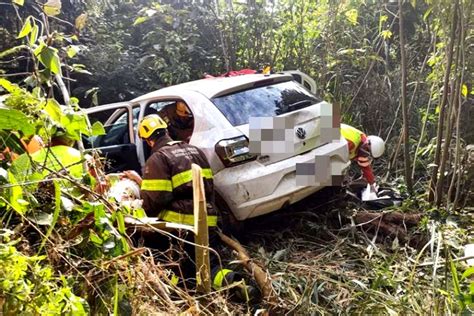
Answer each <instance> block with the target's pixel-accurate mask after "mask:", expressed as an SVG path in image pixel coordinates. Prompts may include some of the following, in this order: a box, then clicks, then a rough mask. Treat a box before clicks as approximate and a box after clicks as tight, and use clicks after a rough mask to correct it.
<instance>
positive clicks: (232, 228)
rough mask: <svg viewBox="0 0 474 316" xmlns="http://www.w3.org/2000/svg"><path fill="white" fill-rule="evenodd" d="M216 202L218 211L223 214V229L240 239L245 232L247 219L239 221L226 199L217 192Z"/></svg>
mask: <svg viewBox="0 0 474 316" xmlns="http://www.w3.org/2000/svg"><path fill="white" fill-rule="evenodd" d="M215 204H216V207H217V211H218V212H219V215H220V216H221V220H222V222H221V225H220V226H221V229H222V231H223V232H224V233H225V234H228V235H233V236H234V237H236V238H237V239H240V238H241V237H242V236H243V233H244V227H245V221H239V220H238V219H237V218H235V216H234V214H233V213H232V211H231V210H230V208H229V206H228V205H227V203H226V201H225V200H224V199H223V198H222V197H221V196H220V195H219V194H217V193H216V199H215Z"/></svg>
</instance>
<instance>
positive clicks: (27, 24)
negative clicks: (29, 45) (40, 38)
mask: <svg viewBox="0 0 474 316" xmlns="http://www.w3.org/2000/svg"><path fill="white" fill-rule="evenodd" d="M32 28H33V25H32V24H31V17H28V18H27V19H26V21H25V24H23V27H22V28H21V31H20V33H19V34H18V36H17V37H16V38H23V37H25V36H27V35H28V34H30V32H31V30H32Z"/></svg>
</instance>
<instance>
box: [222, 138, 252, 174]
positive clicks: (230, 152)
mask: <svg viewBox="0 0 474 316" xmlns="http://www.w3.org/2000/svg"><path fill="white" fill-rule="evenodd" d="M215 148H216V153H217V155H218V156H219V158H220V159H221V161H222V163H223V164H224V166H226V167H229V166H233V165H237V164H239V163H242V162H245V161H248V160H252V159H255V158H257V155H255V154H251V153H250V150H249V140H248V139H247V137H245V136H238V137H235V138H230V139H223V140H221V141H219V142H218V143H217V144H216V147H215Z"/></svg>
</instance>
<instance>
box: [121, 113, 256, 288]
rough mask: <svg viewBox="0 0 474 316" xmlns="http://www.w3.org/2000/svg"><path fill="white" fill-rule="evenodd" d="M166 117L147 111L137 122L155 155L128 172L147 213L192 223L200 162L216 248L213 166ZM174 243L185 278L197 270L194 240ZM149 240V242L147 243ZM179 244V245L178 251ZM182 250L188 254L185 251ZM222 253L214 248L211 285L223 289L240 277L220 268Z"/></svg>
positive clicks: (182, 233)
mask: <svg viewBox="0 0 474 316" xmlns="http://www.w3.org/2000/svg"><path fill="white" fill-rule="evenodd" d="M167 128H168V126H167V124H166V122H165V121H164V120H163V119H162V118H161V117H160V116H159V115H157V114H152V115H148V116H146V117H144V118H143V120H142V121H141V122H140V124H139V125H138V136H139V137H140V138H142V139H144V140H145V141H146V142H147V144H148V145H149V146H150V147H152V153H151V156H150V157H149V158H148V160H147V161H146V163H145V168H144V171H143V179H142V178H141V177H140V176H139V175H138V174H137V173H136V172H135V171H125V172H124V175H125V177H127V178H129V179H131V180H134V181H136V182H137V183H138V184H139V185H140V197H141V198H142V200H143V205H142V206H143V209H144V210H145V212H146V214H147V215H148V216H153V217H158V218H160V219H161V220H164V221H167V222H172V223H177V224H185V225H191V226H193V225H194V203H193V183H192V180H193V178H192V170H191V165H192V164H193V163H194V164H197V165H199V166H200V167H201V168H202V176H203V181H204V190H205V195H206V202H207V212H208V215H207V224H208V227H209V246H210V247H211V248H214V249H218V247H217V246H218V243H219V242H218V240H219V237H218V235H217V221H218V216H217V210H216V208H215V207H214V205H213V201H214V183H213V179H212V170H211V168H210V166H209V162H208V160H207V158H206V156H205V155H204V153H203V152H202V151H201V150H200V149H199V148H197V147H195V146H192V145H190V144H187V143H185V142H181V141H173V140H172V139H171V138H170V137H169V136H168V132H167ZM176 235H177V236H178V237H180V238H182V239H185V240H187V241H189V242H194V234H193V233H192V232H190V231H187V230H178V231H177V233H176ZM170 242H171V243H174V245H173V246H174V247H173V248H175V250H174V251H175V253H172V254H171V257H172V258H173V259H174V260H176V259H177V258H176V254H177V255H178V256H181V258H178V260H179V261H181V263H180V268H181V271H183V272H184V273H183V274H184V276H185V277H186V278H191V277H193V276H195V265H194V246H193V245H190V244H188V243H183V242H181V241H177V240H176V239H175V238H173V239H172V240H170ZM149 244H150V246H149V247H152V248H158V249H159V248H162V247H163V242H161V241H160V240H159V236H156V238H151V240H150V243H149ZM146 246H148V245H146ZM176 250H177V251H176ZM183 254H184V256H185V257H184V258H182V255H183ZM218 263H219V261H218V258H217V257H216V256H215V255H214V254H213V253H211V266H212V267H213V268H212V271H211V276H212V280H213V288H214V289H219V288H221V287H222V286H224V285H225V284H230V283H232V282H235V281H237V279H238V278H240V279H241V277H239V275H238V274H237V273H235V272H233V271H232V270H229V269H221V268H220V266H219V265H218ZM244 291H245V292H248V293H252V292H254V291H255V289H254V288H253V287H248V286H247V287H245V289H244Z"/></svg>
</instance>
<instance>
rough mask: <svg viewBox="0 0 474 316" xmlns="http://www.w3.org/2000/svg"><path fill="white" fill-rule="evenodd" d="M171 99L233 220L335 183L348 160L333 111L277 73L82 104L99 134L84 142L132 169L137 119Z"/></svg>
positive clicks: (138, 159) (141, 156) (138, 154)
mask: <svg viewBox="0 0 474 316" xmlns="http://www.w3.org/2000/svg"><path fill="white" fill-rule="evenodd" d="M176 101H184V102H185V103H186V105H187V106H188V107H189V110H190V111H191V113H192V115H193V119H194V122H193V130H192V135H191V137H190V139H189V143H190V144H192V145H195V146H197V147H199V148H201V149H202V150H203V151H204V153H205V154H206V156H207V158H208V160H209V162H210V165H211V168H212V170H213V173H214V184H215V189H216V194H217V195H218V197H219V198H218V201H217V202H218V204H219V205H218V206H219V207H220V208H222V209H227V210H229V211H231V212H232V214H233V215H234V217H235V218H236V219H237V220H245V219H247V218H251V217H256V216H260V215H263V214H266V213H270V212H273V211H276V210H278V209H280V208H282V207H283V206H285V205H288V204H292V203H295V202H297V201H299V200H301V199H303V198H305V197H307V196H309V195H311V194H312V193H314V192H316V191H318V190H320V189H321V188H323V187H325V186H328V185H334V184H336V185H337V183H335V181H339V180H340V178H341V177H342V175H343V174H344V172H345V170H346V168H347V167H348V166H349V159H348V152H347V145H346V142H345V140H344V139H343V138H342V137H341V136H340V133H339V115H338V112H337V111H336V110H335V109H334V108H333V107H332V105H331V104H329V103H327V102H324V101H321V100H319V99H318V98H317V97H316V96H314V95H313V94H312V93H310V92H309V91H307V90H306V89H304V88H303V87H302V86H301V85H299V84H298V83H297V82H295V81H293V77H291V76H290V75H285V74H274V75H261V74H254V75H242V76H236V77H228V78H223V77H217V78H209V79H202V80H197V81H192V82H188V83H184V84H179V85H175V86H171V87H167V88H163V89H160V90H157V91H154V92H151V93H148V94H146V95H143V96H140V97H138V98H136V99H134V100H131V101H129V102H123V103H116V104H109V105H103V106H99V107H95V108H91V109H87V110H86V112H87V113H88V115H89V118H90V119H91V121H92V122H94V121H96V120H100V121H102V122H103V123H104V126H105V128H106V132H107V134H106V135H103V136H99V137H93V138H90V139H88V140H86V142H85V143H86V147H88V148H97V149H100V150H101V152H102V154H103V155H104V156H106V157H107V158H108V159H109V160H110V161H111V162H110V170H111V171H114V172H116V171H121V170H126V169H135V170H137V171H140V169H141V168H142V167H143V166H144V164H145V161H146V159H147V158H148V155H149V149H148V148H147V146H146V144H144V142H143V141H141V140H140V139H139V138H138V135H137V129H136V126H137V123H138V122H139V121H140V120H141V119H142V118H143V117H144V116H146V115H148V114H151V113H160V111H162V110H163V108H165V107H167V106H171V105H172V104H173V103H175V102H176Z"/></svg>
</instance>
